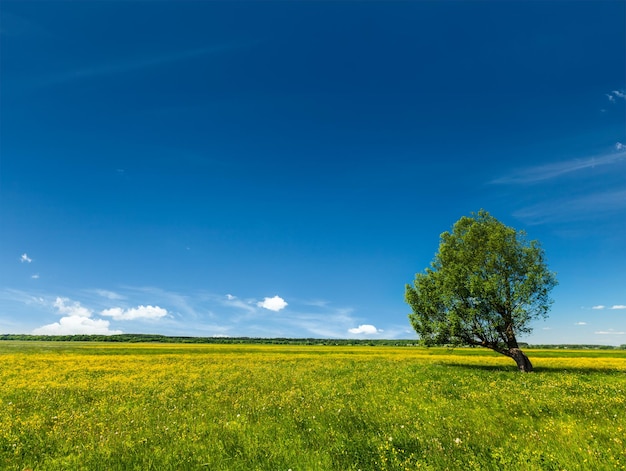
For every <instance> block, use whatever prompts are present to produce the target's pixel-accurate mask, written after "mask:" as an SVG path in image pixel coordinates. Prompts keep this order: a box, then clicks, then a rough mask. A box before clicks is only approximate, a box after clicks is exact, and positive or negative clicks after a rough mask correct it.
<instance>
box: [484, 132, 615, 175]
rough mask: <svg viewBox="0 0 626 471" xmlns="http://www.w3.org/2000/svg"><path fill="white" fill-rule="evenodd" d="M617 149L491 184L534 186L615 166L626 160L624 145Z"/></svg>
mask: <svg viewBox="0 0 626 471" xmlns="http://www.w3.org/2000/svg"><path fill="white" fill-rule="evenodd" d="M615 149H616V152H610V153H606V154H604V155H598V156H593V157H588V158H586V159H574V160H567V161H563V162H554V163H550V164H546V165H538V166H535V167H529V168H526V169H521V170H519V171H517V172H516V173H513V174H511V175H507V176H504V177H500V178H497V179H495V180H493V181H492V182H491V183H495V184H533V183H539V182H543V181H547V180H551V179H554V178H558V177H561V176H564V175H568V174H571V173H575V172H578V171H581V170H585V169H590V168H596V167H604V166H608V165H615V164H618V163H620V162H622V161H624V160H625V159H626V150H625V148H624V145H623V144H621V143H619V142H618V143H617V144H616V145H615Z"/></svg>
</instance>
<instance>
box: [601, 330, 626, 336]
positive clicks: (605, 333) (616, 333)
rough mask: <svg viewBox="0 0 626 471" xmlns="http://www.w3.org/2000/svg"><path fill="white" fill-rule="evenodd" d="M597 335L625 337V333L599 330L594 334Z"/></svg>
mask: <svg viewBox="0 0 626 471" xmlns="http://www.w3.org/2000/svg"><path fill="white" fill-rule="evenodd" d="M594 333H595V334H597V335H626V332H617V331H615V330H610V329H609V330H599V331H597V332H594Z"/></svg>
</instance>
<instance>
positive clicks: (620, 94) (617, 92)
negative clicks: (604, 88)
mask: <svg viewBox="0 0 626 471" xmlns="http://www.w3.org/2000/svg"><path fill="white" fill-rule="evenodd" d="M611 93H612V94H613V96H616V97H617V98H621V99H622V100H626V93H624V92H623V91H620V90H613V91H612V92H611Z"/></svg>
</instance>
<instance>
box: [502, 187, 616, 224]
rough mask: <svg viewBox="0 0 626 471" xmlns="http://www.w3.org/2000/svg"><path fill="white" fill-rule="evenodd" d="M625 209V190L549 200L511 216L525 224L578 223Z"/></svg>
mask: <svg viewBox="0 0 626 471" xmlns="http://www.w3.org/2000/svg"><path fill="white" fill-rule="evenodd" d="M625 208H626V190H615V191H608V192H604V193H593V194H590V195H586V196H581V197H578V198H571V199H566V198H560V199H551V200H548V201H545V202H543V203H539V204H535V205H532V206H528V207H526V208H523V209H520V210H517V211H515V212H514V213H513V215H514V216H515V217H517V218H519V219H523V220H525V221H526V223H527V224H531V225H532V224H545V223H548V222H550V223H556V222H563V221H580V220H584V219H586V218H588V217H589V215H594V216H596V217H597V216H598V215H603V214H608V213H612V212H615V211H620V210H623V209H625Z"/></svg>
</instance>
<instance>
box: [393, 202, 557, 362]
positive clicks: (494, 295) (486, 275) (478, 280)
mask: <svg viewBox="0 0 626 471" xmlns="http://www.w3.org/2000/svg"><path fill="white" fill-rule="evenodd" d="M556 284H557V281H556V276H555V274H554V273H552V272H550V271H549V270H548V267H547V266H546V263H545V260H544V252H543V250H542V249H541V247H540V245H539V243H538V242H537V241H535V240H532V241H527V240H526V234H525V233H524V232H523V231H516V230H515V229H513V228H511V227H507V226H505V225H504V224H502V223H501V222H500V221H498V220H497V219H496V218H494V217H493V216H491V215H490V214H489V213H488V212H487V211H484V210H480V211H479V212H478V213H472V215H471V217H467V216H464V217H462V218H461V219H459V220H458V221H457V222H456V223H455V224H454V226H453V227H452V232H444V233H443V234H441V240H440V244H439V252H438V253H437V254H435V258H434V260H433V261H432V262H431V265H430V267H429V268H426V270H425V272H424V273H418V274H416V275H415V282H414V284H413V286H411V285H406V293H405V298H406V302H407V303H408V304H409V305H410V306H411V308H412V310H413V313H412V314H410V315H409V319H410V320H411V324H412V325H413V328H414V329H415V331H416V332H417V333H418V334H419V336H420V339H421V341H422V342H423V343H424V344H426V345H444V344H453V345H476V346H481V347H486V348H490V349H492V350H494V351H496V352H498V353H502V354H503V355H506V356H508V357H510V358H512V359H513V360H515V362H516V363H517V366H518V368H519V370H520V371H525V372H529V371H532V369H533V366H532V364H531V363H530V360H529V359H528V357H527V356H526V355H525V354H524V352H522V350H520V348H519V345H518V343H517V335H519V334H526V333H529V332H530V331H531V330H532V329H531V328H530V327H529V324H530V322H531V321H532V320H534V319H537V318H545V317H547V313H548V310H549V309H550V305H551V304H552V300H551V299H550V297H549V292H550V290H551V289H552V288H554V286H556Z"/></svg>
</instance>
